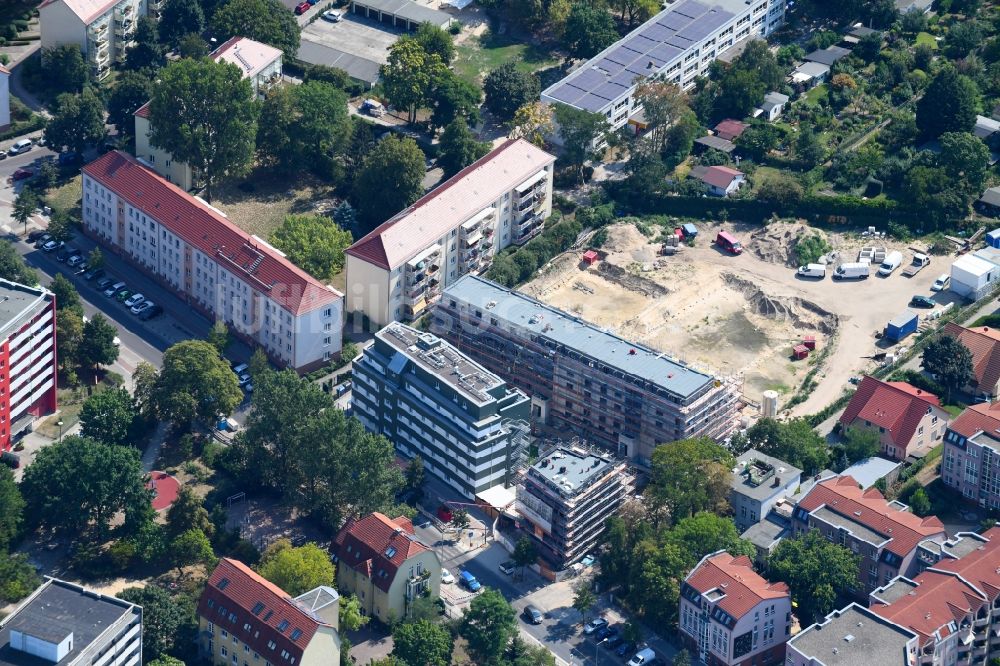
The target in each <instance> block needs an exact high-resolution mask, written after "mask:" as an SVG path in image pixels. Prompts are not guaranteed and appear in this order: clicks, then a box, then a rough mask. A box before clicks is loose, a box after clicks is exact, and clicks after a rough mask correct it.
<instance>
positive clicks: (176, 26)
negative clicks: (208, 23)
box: [157, 0, 205, 46]
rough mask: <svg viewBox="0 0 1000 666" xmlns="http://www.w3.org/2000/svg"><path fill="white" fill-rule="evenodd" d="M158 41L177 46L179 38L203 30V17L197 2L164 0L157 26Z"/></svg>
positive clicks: (191, 0)
mask: <svg viewBox="0 0 1000 666" xmlns="http://www.w3.org/2000/svg"><path fill="white" fill-rule="evenodd" d="M157 28H158V30H159V33H160V40H161V41H162V42H163V43H164V44H170V45H171V46H177V44H178V43H179V42H180V40H181V38H182V37H184V36H185V35H189V34H191V33H192V32H194V33H199V32H201V31H202V30H204V29H205V15H204V14H203V13H202V11H201V4H199V2H198V0H166V2H164V3H163V9H162V11H161V12H160V21H159V23H158V25H157Z"/></svg>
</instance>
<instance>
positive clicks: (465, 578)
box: [458, 571, 482, 592]
mask: <svg viewBox="0 0 1000 666" xmlns="http://www.w3.org/2000/svg"><path fill="white" fill-rule="evenodd" d="M458 582H459V583H461V584H462V585H463V586H465V587H466V588H468V590H469V592H478V591H479V588H481V587H482V585H480V584H479V581H478V580H476V577H475V576H473V575H472V574H471V573H469V572H468V571H463V572H462V573H460V574H459V575H458Z"/></svg>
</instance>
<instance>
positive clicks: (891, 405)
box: [840, 376, 941, 448]
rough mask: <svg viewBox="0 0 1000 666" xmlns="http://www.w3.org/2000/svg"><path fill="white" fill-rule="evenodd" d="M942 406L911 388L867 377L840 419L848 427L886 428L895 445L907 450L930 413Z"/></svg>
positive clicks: (933, 398)
mask: <svg viewBox="0 0 1000 666" xmlns="http://www.w3.org/2000/svg"><path fill="white" fill-rule="evenodd" d="M940 406H941V402H940V401H939V400H938V398H937V396H936V395H934V394H933V393H928V392H927V391H923V390H921V389H918V388H917V387H915V386H913V385H911V384H907V383H906V382H883V381H879V380H878V379H875V378H874V377H867V376H866V377H865V378H864V379H862V380H861V384H860V385H859V386H858V390H857V391H855V392H854V395H853V396H851V401H850V402H849V403H848V405H847V409H845V410H844V413H843V414H841V415H840V422H841V423H842V424H843V425H845V426H849V425H852V424H853V423H854V421H855V420H856V419H862V420H864V421H868V422H870V423H873V424H874V425H876V426H879V427H881V428H885V429H886V431H887V432H888V433H889V434H890V435H892V441H893V442H895V443H896V444H897V445H899V446H901V447H903V448H906V445H907V444H909V442H910V439H911V438H912V437H913V434H914V433H915V432H916V431H917V426H918V425H920V420H921V419H922V418H923V417H924V414H926V413H927V410H928V409H929V408H930V407H940Z"/></svg>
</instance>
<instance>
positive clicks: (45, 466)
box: [21, 435, 152, 543]
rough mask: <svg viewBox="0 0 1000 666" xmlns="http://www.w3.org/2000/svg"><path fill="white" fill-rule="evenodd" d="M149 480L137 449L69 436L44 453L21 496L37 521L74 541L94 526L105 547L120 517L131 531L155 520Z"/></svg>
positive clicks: (26, 475) (29, 473)
mask: <svg viewBox="0 0 1000 666" xmlns="http://www.w3.org/2000/svg"><path fill="white" fill-rule="evenodd" d="M145 476H146V475H145V473H144V472H143V470H142V464H141V463H140V462H139V451H138V450H137V449H134V448H132V447H125V446H110V445H108V444H101V443H99V442H95V441H94V440H92V439H88V438H86V437H78V436H76V435H68V436H66V437H64V438H63V439H62V440H61V441H59V442H56V443H54V444H51V445H49V446H47V447H45V448H43V449H41V450H40V451H39V452H38V454H37V455H36V456H35V462H34V463H32V465H31V466H30V467H28V468H27V469H25V471H24V479H23V481H22V482H21V493H22V494H23V496H24V500H25V502H26V504H27V507H28V514H27V515H29V516H30V517H31V519H32V521H33V522H35V523H37V524H38V525H41V526H43V527H49V528H53V529H55V530H57V531H59V532H62V533H64V534H66V535H68V536H70V537H73V538H76V537H79V536H81V535H82V534H83V533H84V531H85V530H86V529H87V528H88V527H90V526H94V528H95V529H96V531H97V542H98V543H100V542H101V541H102V540H103V539H104V537H105V536H106V535H107V532H108V529H109V528H110V525H111V521H112V520H114V518H115V516H116V515H117V514H118V513H120V512H124V513H125V526H126V530H127V531H134V530H135V529H137V528H138V527H139V526H140V525H141V524H144V523H145V522H148V520H150V519H151V517H152V516H151V511H152V508H151V507H150V493H149V491H148V490H147V489H146V481H145ZM68 506H71V507H73V511H67V510H66V507H68Z"/></svg>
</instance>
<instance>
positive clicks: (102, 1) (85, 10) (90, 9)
mask: <svg viewBox="0 0 1000 666" xmlns="http://www.w3.org/2000/svg"><path fill="white" fill-rule="evenodd" d="M117 1H118V0H45V1H44V2H42V3H41V4H40V5H38V8H39V9H41V8H42V7H48V6H49V5H52V4H55V3H57V2H62V3H63V4H64V5H66V7H68V8H69V10H70V11H71V12H73V13H74V14H76V16H77V18H79V19H80V20H81V21H82V22H83V23H84V24H85V25H89V24H90V23H91V22H92V21H93V20H94V19H95V18H97V17H98V16H100V15H101V14H103V13H104V12H106V11H108V10H109V9H111V8H112V7H113V6H114V5H115V3H117Z"/></svg>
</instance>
